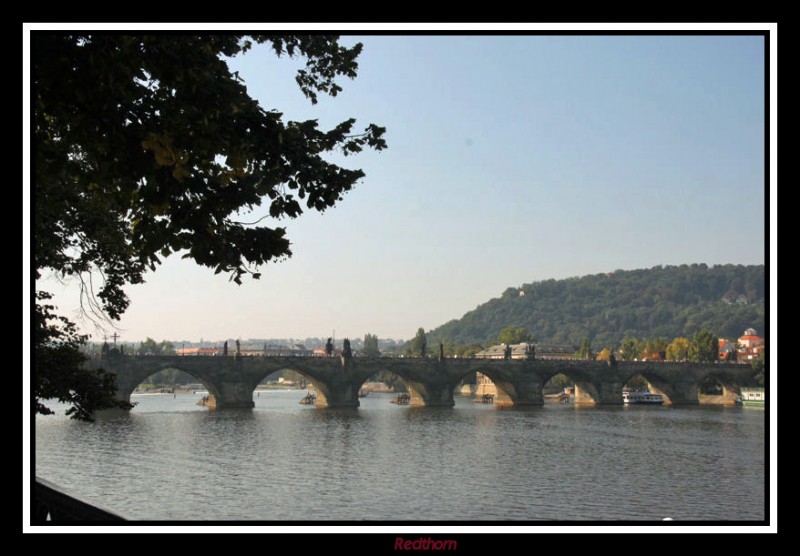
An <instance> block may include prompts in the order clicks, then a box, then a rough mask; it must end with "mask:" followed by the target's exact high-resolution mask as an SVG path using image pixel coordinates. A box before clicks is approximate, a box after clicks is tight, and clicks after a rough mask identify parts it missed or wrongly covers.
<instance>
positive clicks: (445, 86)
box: [45, 35, 767, 341]
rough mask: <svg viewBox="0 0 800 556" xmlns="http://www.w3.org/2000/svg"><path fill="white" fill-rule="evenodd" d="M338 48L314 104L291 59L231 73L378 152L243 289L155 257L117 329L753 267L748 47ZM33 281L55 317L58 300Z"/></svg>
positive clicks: (368, 44)
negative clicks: (342, 63)
mask: <svg viewBox="0 0 800 556" xmlns="http://www.w3.org/2000/svg"><path fill="white" fill-rule="evenodd" d="M342 42H343V43H345V44H348V45H349V44H352V43H355V42H362V43H363V44H364V52H363V54H362V56H361V57H360V59H359V71H358V77H357V78H356V79H355V80H353V81H350V80H344V81H341V85H342V86H343V88H344V91H343V92H342V93H341V94H340V95H339V96H338V97H336V98H321V100H320V103H319V104H318V105H316V106H314V105H311V103H310V102H309V101H307V100H306V99H305V98H304V97H303V96H302V94H301V93H300V91H299V90H298V88H297V87H296V85H295V84H294V81H293V74H294V70H295V68H297V67H298V66H299V62H291V61H283V60H280V61H279V60H277V59H276V58H275V57H274V56H273V55H272V54H270V53H269V52H268V51H266V49H259V48H257V49H254V50H253V51H252V52H250V53H248V54H247V55H245V56H242V57H240V58H237V59H235V60H233V61H232V62H231V65H232V68H233V69H234V70H238V71H239V72H240V75H241V76H242V77H243V78H244V79H245V82H246V84H247V86H248V90H249V92H250V94H251V95H252V96H254V97H255V98H257V99H258V100H259V102H261V104H262V106H264V107H265V108H275V109H278V110H279V111H282V112H283V113H284V118H285V119H294V120H300V119H308V118H318V119H319V120H320V124H321V127H322V128H324V129H328V128H330V127H332V126H333V125H335V124H336V123H338V122H340V121H343V120H345V119H347V118H349V117H355V118H357V120H358V123H357V126H366V125H367V124H369V123H376V124H378V125H381V126H385V127H386V128H387V133H386V140H387V142H388V149H387V150H385V151H383V152H381V153H375V152H365V153H363V154H361V155H358V156H356V157H349V158H346V159H344V160H343V163H344V164H345V165H346V166H348V167H354V168H362V169H363V170H364V171H365V173H366V178H365V179H363V180H362V181H361V182H360V183H359V184H358V186H357V187H356V188H355V189H354V190H353V191H351V192H350V193H348V194H347V195H346V196H345V199H344V201H343V202H341V204H340V205H338V206H337V207H336V208H334V209H332V210H329V211H327V212H326V213H324V214H316V213H314V214H312V213H306V214H304V215H302V216H301V217H300V218H298V219H296V220H286V221H283V222H281V223H280V225H284V226H286V227H287V230H288V237H289V239H290V240H291V242H292V250H293V252H294V256H293V257H292V258H290V259H288V260H287V261H285V262H282V263H278V264H274V265H268V266H267V267H264V268H263V269H262V270H263V275H262V278H261V280H258V281H253V280H248V281H246V282H245V283H244V284H243V285H242V286H236V285H235V284H234V283H232V282H229V281H228V279H227V277H226V276H224V275H216V276H215V275H214V274H213V271H211V270H209V269H206V268H201V267H198V266H196V265H194V264H193V263H190V262H187V261H182V260H180V258H179V257H177V256H173V257H171V258H169V259H167V260H166V261H165V262H164V264H163V265H162V266H161V267H160V268H159V269H158V270H157V271H156V272H155V273H151V274H150V275H149V276H148V277H147V283H146V284H144V285H138V286H131V287H129V288H128V289H127V291H128V293H129V295H130V298H131V300H132V303H131V307H130V309H129V310H128V312H127V313H126V314H125V315H124V317H123V319H122V321H121V322H120V331H119V333H120V334H121V337H122V339H123V340H127V341H139V340H142V339H144V338H145V337H147V336H150V337H152V338H155V339H157V340H160V339H171V340H189V341H192V340H199V339H201V338H203V339H205V340H215V339H222V338H231V337H233V338H235V337H239V338H242V339H247V338H265V337H275V338H288V337H294V338H305V337H307V336H329V335H330V334H331V333H332V332H333V331H334V330H335V334H336V337H337V338H342V337H345V336H349V337H351V338H355V337H363V335H364V334H365V333H367V332H370V333H374V334H377V335H378V336H379V337H383V338H410V337H412V336H413V335H414V333H415V332H416V330H417V328H419V327H424V328H425V329H426V330H427V329H430V328H434V327H436V326H439V325H440V324H443V323H445V322H447V321H449V320H451V319H455V318H459V317H461V316H462V315H463V314H464V313H465V312H467V311H469V310H472V309H474V308H475V307H476V306H477V305H479V304H481V303H483V302H485V301H487V300H489V299H490V298H492V297H497V296H499V295H500V294H501V293H502V292H503V290H504V289H505V288H507V287H509V286H519V285H520V284H522V283H528V282H534V281H538V280H545V279H549V278H565V277H569V276H581V275H586V274H593V273H598V272H607V271H613V270H615V269H634V268H647V267H651V266H655V265H659V264H683V263H699V262H703V263H707V264H724V263H735V264H763V263H764V262H765V243H766V241H767V238H766V237H765V225H766V223H765V191H766V189H767V184H766V183H765V150H764V139H765V119H764V116H765V100H766V99H765V65H764V56H765V43H764V39H763V38H762V37H758V36H687V35H675V36H535V35H515V36H484V35H461V36H456V35H449V36H447V35H439V36H420V35H409V36H399V35H391V36H382V35H366V36H345V37H344V38H343V41H342ZM263 212H264V211H263V210H262V212H260V213H258V214H263ZM48 288H50V289H51V291H54V292H57V293H59V295H58V298H57V304H58V305H59V307H60V308H61V309H62V310H63V311H64V312H66V313H67V314H69V315H70V316H74V314H73V313H72V311H73V310H74V307H75V306H76V305H77V293H76V291H75V290H74V289H70V288H66V289H64V288H62V287H61V286H59V285H52V284H48ZM45 289H47V288H45ZM62 290H63V291H62ZM86 331H87V332H94V329H93V328H92V327H90V326H89V327H87V330H86ZM96 338H97V336H95V339H96Z"/></svg>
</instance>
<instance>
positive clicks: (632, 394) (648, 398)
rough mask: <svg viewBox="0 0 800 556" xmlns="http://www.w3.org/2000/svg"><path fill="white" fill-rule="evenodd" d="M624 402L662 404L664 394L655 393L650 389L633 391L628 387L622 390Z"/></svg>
mask: <svg viewBox="0 0 800 556" xmlns="http://www.w3.org/2000/svg"><path fill="white" fill-rule="evenodd" d="M622 403H625V404H643V405H661V404H663V403H664V396H662V395H661V394H653V393H652V392H650V391H649V390H633V391H631V390H628V389H627V388H626V389H624V390H623V391H622Z"/></svg>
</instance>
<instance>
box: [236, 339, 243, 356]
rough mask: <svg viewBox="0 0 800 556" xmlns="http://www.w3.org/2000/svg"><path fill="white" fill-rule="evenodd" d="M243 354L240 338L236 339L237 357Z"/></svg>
mask: <svg viewBox="0 0 800 556" xmlns="http://www.w3.org/2000/svg"><path fill="white" fill-rule="evenodd" d="M241 354H242V350H241V349H239V340H236V357H239V356H240V355H241Z"/></svg>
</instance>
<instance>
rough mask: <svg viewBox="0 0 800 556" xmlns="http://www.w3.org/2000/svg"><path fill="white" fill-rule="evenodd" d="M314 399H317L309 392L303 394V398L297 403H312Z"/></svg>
mask: <svg viewBox="0 0 800 556" xmlns="http://www.w3.org/2000/svg"><path fill="white" fill-rule="evenodd" d="M316 401H317V396H316V394H312V393H311V392H309V393H308V394H306V395H305V397H304V398H303V399H301V400H300V402H299V403H301V404H303V405H313V404H314V403H315V402H316Z"/></svg>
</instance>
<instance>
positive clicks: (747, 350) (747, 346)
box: [738, 328, 764, 361]
mask: <svg viewBox="0 0 800 556" xmlns="http://www.w3.org/2000/svg"><path fill="white" fill-rule="evenodd" d="M738 344H739V351H738V357H739V360H740V361H751V360H753V359H755V358H756V357H758V354H759V353H761V351H763V349H764V338H762V337H761V336H759V335H758V333H757V332H756V330H755V329H754V328H748V329H747V330H745V331H744V335H742V336H739V340H738Z"/></svg>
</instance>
